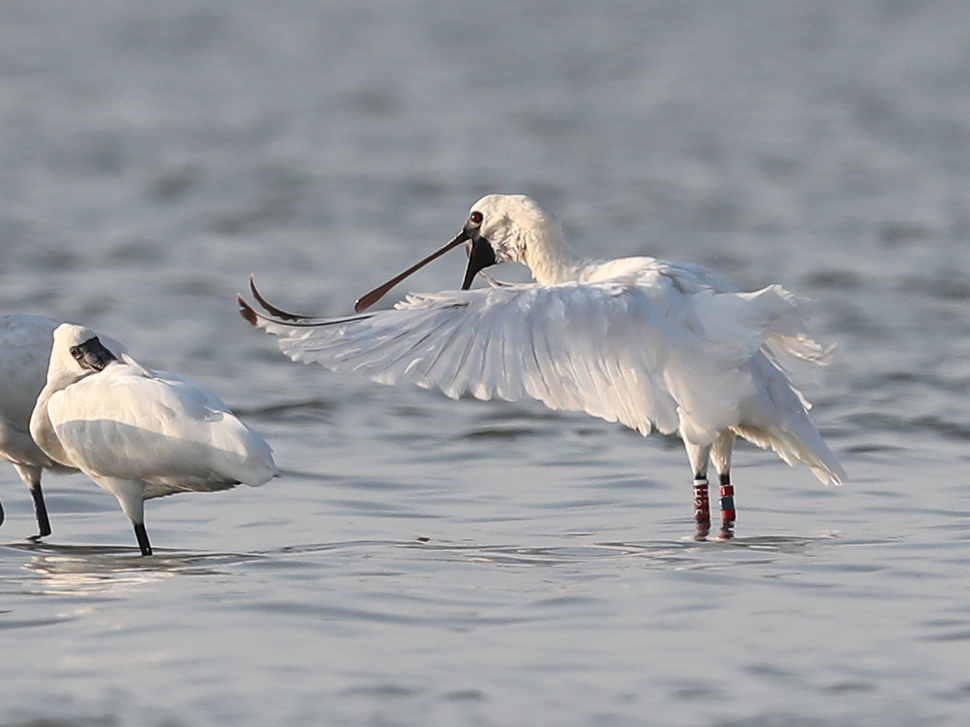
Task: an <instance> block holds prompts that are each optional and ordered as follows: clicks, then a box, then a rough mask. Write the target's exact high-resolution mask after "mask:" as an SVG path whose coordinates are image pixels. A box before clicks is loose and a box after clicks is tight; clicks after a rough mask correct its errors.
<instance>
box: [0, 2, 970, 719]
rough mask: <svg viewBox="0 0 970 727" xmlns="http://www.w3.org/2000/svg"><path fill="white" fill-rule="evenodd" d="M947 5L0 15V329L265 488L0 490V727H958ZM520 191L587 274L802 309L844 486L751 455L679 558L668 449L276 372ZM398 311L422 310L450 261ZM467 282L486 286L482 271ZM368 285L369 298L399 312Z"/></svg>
mask: <svg viewBox="0 0 970 727" xmlns="http://www.w3.org/2000/svg"><path fill="white" fill-rule="evenodd" d="M968 25H970V7H968V6H966V5H965V4H963V3H959V2H936V3H910V2H904V1H895V2H856V3H841V4H834V3H826V4H817V3H816V4H813V5H811V7H809V6H806V5H804V4H799V3H758V2H735V3H726V4H719V5H718V6H716V7H713V6H711V5H710V4H702V3H667V2H648V3H643V2H636V3H632V2H631V3H626V2H622V1H621V0H615V1H610V2H605V3H597V4H593V5H590V4H588V3H586V4H584V3H560V4H556V5H550V4H546V3H532V4H494V5H493V6H483V5H481V4H480V3H469V2H464V1H459V2H451V3H427V2H401V3H396V4H394V5H393V7H390V6H387V4H384V3H370V2H358V1H355V2H330V3H315V2H276V3H222V2H214V1H213V2H167V3H163V4H159V3H150V2H124V3H122V2H108V1H103V2H90V3H85V4H84V5H83V6H81V5H78V4H75V3H67V2H63V3H57V2H50V3H43V4H40V3H32V4H20V3H16V4H12V3H8V4H6V5H4V6H2V7H0V38H2V42H0V192H2V194H0V200H2V202H0V312H14V311H26V312H34V313H40V314H45V315H49V316H52V317H57V318H64V319H69V320H73V321H77V322H82V323H85V324H87V325H90V326H92V327H95V328H98V329H100V330H102V331H104V332H106V333H109V334H111V335H113V336H114V337H116V338H118V339H119V340H122V341H124V342H125V343H126V344H127V345H128V347H129V349H130V350H131V351H132V352H133V353H134V355H135V356H136V357H137V358H139V359H140V360H142V361H143V362H144V363H146V364H148V365H153V366H156V367H160V368H165V369H169V370H173V371H177V372H179V373H182V374H184V375H188V376H191V377H193V378H195V379H197V380H199V381H201V382H203V383H204V384H206V385H207V386H209V387H211V388H212V389H214V390H215V391H217V392H218V393H219V394H220V395H221V396H222V397H223V398H224V399H226V400H227V402H228V403H230V405H232V406H233V407H234V408H235V409H236V410H237V411H238V412H240V414H241V415H242V416H243V417H244V418H245V419H246V421H247V422H249V423H250V424H251V425H252V426H253V427H254V428H256V429H257V430H258V431H259V432H260V433H262V434H263V435H264V436H265V437H266V438H267V439H268V440H269V441H270V443H271V444H272V445H273V447H274V449H275V452H276V456H277V460H278V462H279V464H280V466H281V468H282V470H283V477H282V478H281V479H279V480H276V481H274V482H273V483H271V484H268V485H266V486H265V487H262V488H258V489H251V488H247V487H241V488H237V489H236V490H234V491H230V492H223V493H214V494H211V495H193V496H189V495H185V496H177V497H172V498H165V499H162V500H155V501H152V502H150V503H149V504H148V506H147V526H148V530H149V532H150V534H151V537H152V542H153V545H155V546H156V551H157V555H155V556H154V557H152V558H150V559H142V558H139V557H137V555H136V553H137V549H136V548H135V544H134V538H133V534H132V533H131V531H130V527H129V525H128V523H127V520H126V519H125V518H124V516H123V515H122V513H121V512H120V509H119V508H118V506H117V503H116V502H115V501H114V499H113V498H111V497H110V496H109V495H107V494H106V493H103V492H101V491H100V490H98V489H97V488H96V487H95V486H94V485H92V484H91V483H89V482H87V481H86V480H85V479H84V478H82V477H80V476H70V477H54V476H51V477H48V478H47V480H46V481H47V486H46V489H47V493H48V504H49V507H50V510H51V516H52V522H53V527H54V535H53V536H51V537H50V538H48V539H47V540H46V541H45V542H43V543H40V544H34V543H32V542H30V541H29V540H27V538H28V536H30V535H31V534H33V532H34V519H33V514H32V512H31V508H30V502H29V498H28V496H27V493H26V490H25V488H24V487H23V485H22V484H21V483H20V481H19V479H18V478H17V477H16V474H15V473H14V472H13V470H12V468H10V467H6V466H4V467H0V491H2V492H0V497H2V500H3V504H4V507H5V509H6V513H7V520H6V522H5V523H4V524H3V527H2V529H0V643H2V644H3V654H4V656H5V658H4V659H3V660H2V663H0V724H3V725H12V726H16V727H21V726H24V725H30V724H40V723H43V724H51V725H85V726H87V725H201V724H234V725H236V724H243V725H249V724H252V725H264V724H280V725H303V724H327V725H331V724H332V725H344V724H346V725H360V724H367V725H422V726H425V725H465V724H467V725H496V726H504V725H557V726H563V725H567V726H568V725H684V726H690V727H706V726H712V727H713V726H714V725H718V726H726V725H732V726H733V725H746V726H751V725H753V726H755V727H773V726H775V725H786V726H789V725H795V726H797V727H816V726H820V725H849V726H854V725H880V726H885V725H913V724H921V725H922V724H926V725H929V724H932V725H962V724H965V723H966V722H967V719H968V718H970V657H968V656H967V642H968V639H970V605H968V604H970V577H968V576H967V571H966V570H965V569H966V568H967V566H968V565H970V488H968V486H967V485H968V475H967V472H968V470H970V466H968V460H970V453H968V450H967V441H968V440H970V404H968V398H967V391H968V388H970V335H968V334H970V322H968V321H970V319H968V317H967V304H968V301H970V273H968V270H970V246H968V245H967V237H968V231H970V200H968V198H967V196H966V188H967V184H966V180H967V177H968V172H970V143H968V142H970V82H968V79H970V55H968V54H967V51H966V42H965V32H964V29H965V28H966V27H968ZM493 191H505V192H516V191H521V192H526V193H529V194H531V195H533V196H535V197H536V198H537V199H538V200H539V201H540V202H541V203H542V204H544V205H545V206H546V207H548V208H549V209H551V210H553V211H555V212H556V213H557V214H558V215H559V216H560V218H561V219H562V220H563V222H564V225H565V228H566V232H567V235H568V236H569V237H570V239H571V240H572V242H573V244H574V247H575V248H576V249H577V250H581V251H583V252H584V253H585V254H588V255H590V256H614V255H622V254H654V255H658V256H664V257H672V258H676V259H683V260H689V261H692V262H698V263H701V264H705V265H708V266H710V267H712V268H714V269H715V270H717V272H719V273H720V274H721V275H722V276H724V277H726V278H728V279H729V280H730V281H732V282H733V283H734V284H735V285H737V286H739V287H742V288H747V289H753V288H758V287H761V286H763V285H765V284H767V283H769V282H779V283H782V284H784V285H785V286H786V287H787V288H789V289H791V290H794V291H796V292H798V293H799V294H802V295H806V296H810V297H813V298H816V299H817V300H818V305H817V311H816V315H815V317H814V320H813V323H814V327H815V329H816V331H817V332H818V334H819V337H820V338H821V339H823V340H824V341H827V342H834V343H838V345H839V346H840V352H839V356H838V358H837V361H836V362H835V363H834V364H833V365H832V366H830V367H829V368H827V369H825V370H824V371H822V372H821V373H815V374H812V373H811V372H802V371H798V372H796V374H795V375H796V378H797V380H798V383H799V385H800V386H801V387H802V388H803V390H804V391H805V393H806V394H807V395H808V397H809V398H810V399H811V400H812V401H813V402H814V403H815V405H816V407H815V414H816V418H817V420H818V422H819V424H820V427H821V429H822V431H823V433H824V434H825V436H826V438H827V439H828V441H829V442H830V444H831V446H832V448H833V449H834V450H835V451H836V453H837V454H838V455H839V457H840V458H841V460H842V461H843V463H844V464H845V466H846V468H847V470H848V472H849V476H850V481H849V482H848V483H847V484H846V485H845V486H844V487H841V488H829V489H826V488H823V487H821V486H820V485H818V483H817V482H816V481H815V479H814V478H813V477H812V475H811V474H810V473H809V472H808V471H807V470H805V469H789V468H788V467H787V466H785V465H784V464H783V463H781V462H779V461H778V460H777V459H776V458H775V457H774V456H773V455H769V454H766V453H764V452H761V451H760V450H756V449H753V448H751V447H741V448H739V451H738V454H737V456H736V469H735V480H736V484H737V493H738V504H739V522H738V527H737V535H738V537H737V538H736V539H734V540H732V541H730V542H718V541H710V542H694V541H693V540H692V539H691V537H690V536H691V533H692V525H691V523H690V515H691V502H690V490H689V479H688V477H687V475H688V474H689V473H688V469H687V467H686V464H685V458H684V455H683V452H682V450H681V449H680V445H679V443H678V442H676V441H674V440H672V439H664V438H662V437H657V436H654V437H651V438H649V439H647V440H643V439H642V438H641V437H639V436H638V435H636V434H634V433H632V432H629V431H625V430H623V429H621V428H619V427H617V426H615V425H611V424H608V423H604V422H600V421H598V420H593V419H590V418H588V417H583V416H579V415H569V414H556V413H551V412H548V411H546V410H545V409H544V408H542V407H541V405H538V404H535V403H533V402H518V403H511V404H510V403H504V402H478V401H473V400H461V401H457V402H453V401H449V400H447V399H445V398H444V397H443V396H441V395H439V394H436V393H432V392H425V391H419V390H414V389H410V388H407V387H399V388H384V387H380V386H378V385H376V384H372V383H370V382H368V381H366V380H360V379H356V378H353V377H337V376H334V375H331V374H329V373H327V372H325V371H323V370H322V369H319V368H316V367H303V366H299V365H296V364H293V363H291V362H289V361H288V360H286V359H285V358H283V357H282V356H281V355H280V354H279V353H278V351H277V350H276V348H275V344H274V342H273V341H272V340H271V339H269V338H268V337H265V336H263V335H261V334H258V333H256V332H254V331H252V330H251V329H250V328H249V327H248V326H246V324H245V323H244V322H243V321H242V320H241V319H240V318H239V317H238V315H237V314H236V312H235V305H234V301H233V294H234V293H235V292H237V291H241V290H243V289H244V287H245V285H246V282H247V278H248V276H249V274H250V273H256V274H257V277H258V281H259V283H260V285H261V288H262V289H263V291H264V292H265V293H266V294H267V295H268V296H269V297H270V298H271V299H273V300H275V301H277V302H278V303H279V304H280V305H282V306H283V307H286V308H293V309H298V310H303V311H307V312H313V313H320V314H337V313H343V312H346V311H348V310H349V309H350V305H351V303H352V301H353V300H354V299H355V298H356V297H357V296H358V295H360V294H361V293H363V292H364V291H366V290H367V289H369V288H370V287H372V286H373V285H374V284H376V283H379V282H381V281H383V280H385V279H386V278H388V277H389V276H390V275H392V274H394V273H396V272H398V271H399V270H400V269H402V268H403V267H404V266H406V265H407V264H410V263H411V262H412V261H414V260H416V259H417V258H418V257H419V256H421V255H423V254H426V253H427V252H429V251H430V250H432V249H435V248H436V247H437V246H439V245H440V244H442V243H443V242H445V241H446V240H448V239H450V237H451V236H452V235H453V233H454V232H455V231H456V230H457V228H458V226H459V225H460V223H461V221H462V219H463V218H464V215H465V214H466V212H467V208H468V206H469V205H470V203H471V202H473V201H474V200H475V199H477V198H478V197H479V196H481V195H482V194H484V193H487V192H493ZM454 255H455V257H454V258H451V257H450V256H449V257H446V258H445V259H443V260H442V261H440V262H438V263H436V264H435V265H433V266H431V267H430V268H428V269H427V270H425V271H422V273H421V274H420V275H419V276H416V277H415V280H414V282H413V286H412V288H413V289H418V290H439V289H445V288H453V287H455V286H456V285H457V283H458V282H459V281H460V276H461V273H462V269H463V260H462V259H461V255H460V254H459V253H455V254H454ZM497 272H498V273H500V274H501V275H502V276H503V277H506V278H513V277H515V276H519V277H518V279H521V272H516V271H497ZM404 290H405V289H402V290H401V291H400V292H402V293H403V292H404Z"/></svg>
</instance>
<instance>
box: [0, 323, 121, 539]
mask: <svg viewBox="0 0 970 727" xmlns="http://www.w3.org/2000/svg"><path fill="white" fill-rule="evenodd" d="M57 326H58V323H57V321H53V320H51V319H50V318H44V317H42V316H33V315H28V314H25V313H13V314H10V315H5V316H0V458H2V459H5V460H7V461H8V462H10V463H11V464H12V465H13V466H14V468H15V469H16V470H17V474H19V475H20V479H22V480H23V481H24V484H25V485H27V489H28V490H29V491H30V496H31V499H32V500H33V502H34V514H35V515H36V517H37V535H35V536H33V539H34V540H38V539H40V538H43V537H46V536H48V535H50V534H51V523H50V517H49V516H48V514H47V504H46V503H45V501H44V492H43V490H42V488H41V484H40V478H41V474H42V473H43V471H44V470H45V469H48V470H53V471H55V472H74V471H75V469H74V468H73V467H67V466H64V465H62V464H60V463H58V462H55V461H54V460H52V459H51V458H50V457H48V456H47V455H46V454H45V453H44V452H43V451H41V449H40V447H38V446H37V444H36V443H35V442H34V440H33V439H32V438H31V436H30V413H31V411H33V408H34V404H35V403H36V401H37V396H38V395H39V394H40V391H41V389H43V388H44V384H45V383H46V381H47V365H48V362H49V361H50V356H51V344H52V342H53V335H54V329H55V328H57ZM105 343H106V345H107V346H108V347H109V348H110V349H111V350H113V351H114V352H115V353H116V354H119V355H120V352H121V350H122V347H121V344H119V343H118V342H117V341H112V340H111V339H105ZM2 522H3V508H2V506H0V523H2Z"/></svg>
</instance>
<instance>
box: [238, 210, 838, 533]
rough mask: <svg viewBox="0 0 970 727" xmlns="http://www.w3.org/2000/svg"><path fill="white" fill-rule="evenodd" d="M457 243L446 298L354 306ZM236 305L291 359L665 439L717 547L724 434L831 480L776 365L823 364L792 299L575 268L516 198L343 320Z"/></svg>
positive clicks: (728, 487) (707, 277) (552, 234)
mask: <svg viewBox="0 0 970 727" xmlns="http://www.w3.org/2000/svg"><path fill="white" fill-rule="evenodd" d="M462 243H465V244H466V245H467V247H468V249H469V262H468V267H467V269H466V272H465V277H464V280H463V282H462V286H461V290H460V291H453V292H445V293H438V294H420V295H410V296H408V297H407V298H406V299H405V300H404V301H403V302H401V303H399V304H398V305H397V306H396V307H395V308H394V309H392V310H384V311H379V312H366V311H367V309H368V308H369V307H370V306H371V305H373V304H374V303H375V302H376V301H377V300H379V299H380V298H381V297H382V296H383V295H384V294H385V293H387V292H388V291H389V290H390V289H391V288H392V287H393V286H395V285H396V284H397V283H399V282H401V280H403V279H404V278H405V277H407V276H408V275H410V274H411V273H413V272H414V271H415V270H417V269H419V268H420V267H422V266H423V265H425V264H427V263H428V262H430V261H431V260H434V259H435V258H437V257H438V256H440V255H442V254H444V253H445V252H447V251H448V250H450V249H452V248H454V247H457V246H458V245H460V244H462ZM501 262H519V263H524V264H525V265H527V266H528V268H529V270H530V271H531V273H532V276H533V278H534V279H535V282H534V283H531V284H525V285H504V284H503V285H498V284H494V285H493V286H492V287H490V288H486V289H479V290H470V289H469V288H470V287H471V284H472V282H473V280H474V278H475V275H476V274H477V273H479V272H480V271H481V270H482V269H483V268H485V267H488V266H490V265H493V264H495V263H501ZM251 289H252V293H253V295H254V296H255V297H256V300H257V302H258V303H259V304H260V305H261V306H262V307H263V309H264V310H265V313H259V312H257V311H255V310H254V309H253V307H252V306H251V305H249V304H248V303H247V302H246V301H245V300H244V299H243V298H241V297H239V299H238V300H239V305H240V312H241V313H242V315H243V317H245V318H246V319H247V320H248V321H249V322H250V323H252V324H253V325H254V326H257V327H259V328H262V329H265V330H266V331H268V332H269V333H272V334H275V335H276V336H278V337H279V345H280V348H281V349H282V350H283V352H284V353H285V354H286V355H287V356H289V357H290V358H292V359H293V360H294V361H302V362H307V363H308V362H315V363H319V364H322V365H324V366H325V367H327V368H329V369H332V370H334V371H359V372H362V373H364V374H366V375H368V376H370V377H372V378H374V379H376V380H377V381H380V382H383V383H394V382H396V381H397V380H399V379H407V380H410V381H412V382H414V383H415V384H417V385H418V386H422V387H425V388H432V387H438V388H440V389H441V390H442V391H444V393H445V394H447V395H448V396H450V397H455V398H457V397H458V396H460V395H461V394H463V393H465V392H468V393H471V394H472V395H473V396H475V397H477V398H479V399H490V398H492V397H499V398H502V399H506V400H515V399H519V398H521V397H525V396H530V397H533V398H535V399H538V400H539V401H541V402H543V403H544V404H545V405H546V406H548V407H550V408H551V409H564V410H574V411H585V412H586V413H588V414H591V415H593V416H596V417H600V418H602V419H606V420H608V421H619V422H621V423H623V424H625V425H626V426H628V427H631V428H633V429H636V430H637V431H639V432H640V433H641V434H643V435H647V434H649V432H650V431H651V430H652V429H653V428H656V429H659V430H660V431H661V432H664V433H672V432H677V433H679V435H680V437H681V439H682V440H683V442H684V446H685V448H686V449H687V457H688V460H689V461H690V466H691V469H692V472H693V476H694V506H695V507H694V516H695V520H696V522H697V528H698V534H699V535H701V536H706V535H707V533H708V531H709V529H710V504H709V494H708V479H707V473H708V464H709V462H711V463H713V465H714V469H715V470H716V472H717V474H718V477H719V484H720V492H719V494H720V508H721V520H722V530H721V535H722V536H723V537H731V529H732V527H733V523H734V521H735V517H736V510H735V506H734V488H733V485H732V484H731V478H730V467H731V454H732V449H733V446H734V441H735V437H736V436H741V437H743V438H745V439H747V440H749V441H751V442H754V443H755V444H756V445H758V446H760V447H765V448H766V447H771V448H772V449H773V450H774V451H775V452H777V453H778V455H779V456H780V457H781V458H782V459H783V460H785V462H787V463H788V464H794V463H796V462H802V463H804V464H806V465H808V466H809V467H810V468H811V470H812V472H813V473H814V474H815V476H816V477H817V478H818V479H819V480H821V481H822V482H823V483H829V482H831V483H835V484H839V483H840V482H841V480H842V479H843V478H844V476H845V473H844V471H843V469H842V467H841V466H840V465H839V463H838V461H837V460H836V458H835V456H834V455H833V454H832V452H831V451H830V450H829V448H828V446H826V444H825V442H824V441H823V440H822V437H821V436H820V434H819V432H818V430H817V429H816V427H815V425H814V424H813V423H812V421H811V420H810V418H809V415H808V409H809V407H810V405H809V404H808V402H807V401H806V400H805V399H804V397H803V396H802V395H801V394H800V393H799V392H798V391H797V390H796V389H795V388H794V387H793V386H792V384H791V382H790V381H789V379H788V376H787V375H786V374H785V372H784V371H783V370H782V368H781V367H780V365H779V359H780V358H781V357H783V356H790V357H794V358H796V359H802V360H806V361H811V362H813V363H817V364H821V363H824V361H825V359H826V355H827V353H828V351H826V350H824V349H823V348H822V347H821V346H820V345H819V344H818V343H816V342H815V341H814V340H813V339H812V338H811V336H810V335H809V334H808V332H807V330H806V328H805V325H804V321H803V318H802V315H801V311H800V309H799V301H798V300H797V299H796V298H795V297H794V296H793V295H792V294H791V293H789V292H787V291H786V290H784V289H783V288H782V287H781V286H778V285H770V286H768V287H766V288H763V289H762V290H758V291H755V292H751V293H742V292H737V291H735V290H733V289H732V288H731V287H730V286H729V285H727V284H726V283H725V282H723V281H722V280H721V279H720V278H718V277H717V276H716V275H715V274H714V273H712V272H711V271H709V270H707V269H705V268H702V267H700V266H697V265H692V264H688V263H676V262H669V261H665V260H658V259H655V258H651V257H631V258H621V259H617V260H607V261H599V260H586V259H582V258H580V257H577V256H576V255H575V254H573V252H572V251H571V250H570V249H569V248H568V247H567V246H566V244H565V240H564V238H563V233H562V228H561V227H560V225H559V222H558V220H557V219H556V218H555V217H553V216H552V215H549V214H547V213H546V212H544V211H543V210H542V209H540V207H539V206H538V205H537V204H536V203H535V202H534V201H533V200H532V199H530V198H528V197H525V196H523V195H498V194H493V195H488V196H486V197H483V198H482V199H480V200H479V201H478V202H476V203H475V204H474V205H473V206H472V208H471V211H470V214H469V215H468V218H467V221H466V222H465V224H464V226H463V228H462V230H461V231H460V232H459V233H458V235H457V236H456V237H455V238H454V239H453V240H452V241H451V242H449V243H448V244H447V245H445V246H444V247H443V248H441V249H440V250H438V251H437V252H435V253H433V254H432V255H430V256H429V257H427V258H425V259H424V260H422V261H421V262H419V263H418V264H416V265H414V266H413V267H411V268H409V269H408V270H406V271H405V272H404V273H402V274H401V275H399V276H397V277H396V278H394V279H392V280H390V281H388V282H387V283H386V284H384V285H382V286H380V287H379V288H376V289H375V290H374V291H372V292H371V293H368V294H367V295H365V296H363V297H362V298H361V299H360V300H358V301H357V304H356V306H355V310H356V311H357V315H352V316H347V317H343V318H333V319H321V318H309V317H304V316H298V315H294V314H291V313H287V312H286V311H283V310H281V309H279V308H276V307H275V306H273V305H271V304H269V303H268V302H267V301H266V300H265V299H264V298H263V297H262V296H260V294H259V292H258V291H257V290H256V287H255V285H254V284H252V283H251Z"/></svg>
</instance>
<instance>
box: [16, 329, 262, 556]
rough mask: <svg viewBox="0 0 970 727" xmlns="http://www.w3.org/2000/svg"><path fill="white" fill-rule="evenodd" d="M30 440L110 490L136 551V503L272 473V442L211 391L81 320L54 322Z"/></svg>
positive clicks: (139, 526) (140, 517)
mask: <svg viewBox="0 0 970 727" xmlns="http://www.w3.org/2000/svg"><path fill="white" fill-rule="evenodd" d="M30 433H31V435H32V436H33V438H34V441H35V442H36V443H37V445H38V446H39V447H40V448H41V449H42V450H43V451H44V453H45V454H47V456H48V457H50V458H51V459H52V460H53V461H54V462H57V463H59V464H61V465H63V466H66V467H74V468H76V469H79V470H81V471H82V472H83V473H84V474H86V475H87V476H88V477H90V478H91V479H92V480H94V481H95V482H96V483H97V484H98V485H99V486H100V487H101V488H103V489H105V490H107V491H108V492H110V493H111V494H112V495H114V496H115V497H116V498H117V499H118V502H119V503H120V504H121V508H122V510H124V512H125V515H127V516H128V519H129V520H130V521H131V524H132V526H133V527H134V529H135V537H136V538H137V540H138V547H139V548H140V549H141V553H142V555H151V553H152V548H151V544H150V543H149V541H148V533H147V531H146V530H145V517H144V516H145V504H144V501H145V500H147V499H149V498H152V497H162V496H164V495H170V494H173V493H176V492H192V491H195V492H213V491H216V490H225V489H228V488H230V487H235V486H236V485H237V484H240V483H244V484H247V485H250V486H253V487H256V486H258V485H262V484H264V483H266V482H268V481H269V480H270V479H272V478H273V477H275V476H277V475H278V474H279V471H278V470H277V469H276V465H275V464H274V462H273V456H272V450H271V449H270V447H269V445H268V444H267V443H266V442H265V441H263V440H262V439H261V438H260V437H259V436H257V435H256V434H254V433H253V432H252V431H251V430H250V429H248V428H247V427H246V425H244V424H243V423H242V422H241V421H239V419H237V418H236V417H235V416H234V415H233V414H232V412H230V410H229V407H227V406H226V405H225V404H224V403H223V402H222V401H221V400H220V399H219V398H218V397H217V396H216V395H215V394H213V393H212V392H211V391H209V390H208V389H205V388H203V387H202V386H200V385H199V384H196V383H194V382H192V381H189V380H187V379H183V378H181V377H179V376H176V375H174V374H170V373H167V372H164V371H152V370H149V369H146V368H144V367H143V366H141V365H140V364H138V363H137V362H136V361H134V360H133V359H132V358H131V357H129V356H128V355H126V354H122V356H121V358H120V360H119V358H118V357H117V356H115V355H114V354H113V353H112V352H111V351H110V350H109V349H108V348H106V347H105V346H104V344H102V342H101V341H100V339H99V338H98V337H97V336H96V335H95V334H94V333H92V332H91V331H90V330H88V329H87V328H83V327H81V326H76V325H72V324H68V323H65V324H62V325H60V326H58V327H57V328H56V329H55V330H54V335H53V348H52V350H51V357H50V365H49V367H48V371H47V382H46V384H45V385H44V388H43V389H42V391H41V392H40V395H39V396H38V398H37V404H36V405H35V407H34V410H33V413H32V414H31V418H30Z"/></svg>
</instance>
